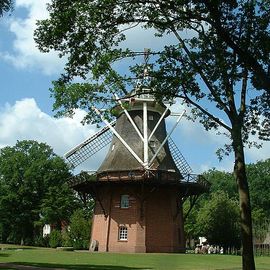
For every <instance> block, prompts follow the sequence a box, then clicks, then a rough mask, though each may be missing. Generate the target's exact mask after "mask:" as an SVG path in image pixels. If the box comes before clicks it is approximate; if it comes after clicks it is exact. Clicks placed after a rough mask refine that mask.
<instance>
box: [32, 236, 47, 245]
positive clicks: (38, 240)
mask: <svg viewBox="0 0 270 270" xmlns="http://www.w3.org/2000/svg"><path fill="white" fill-rule="evenodd" d="M49 238H50V236H49V235H45V236H44V237H43V236H42V235H37V236H35V238H34V246H36V247H49Z"/></svg>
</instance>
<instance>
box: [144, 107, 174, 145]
mask: <svg viewBox="0 0 270 270" xmlns="http://www.w3.org/2000/svg"><path fill="white" fill-rule="evenodd" d="M168 110H169V107H166V110H165V111H164V112H163V114H162V115H161V117H160V118H159V120H158V122H157V124H156V126H155V127H154V129H153V131H152V133H151V134H150V136H149V138H148V142H149V141H150V140H151V138H152V136H153V135H154V133H155V131H156V129H157V128H158V126H159V124H160V122H161V121H162V119H163V118H164V117H165V115H166V113H167V111H168Z"/></svg>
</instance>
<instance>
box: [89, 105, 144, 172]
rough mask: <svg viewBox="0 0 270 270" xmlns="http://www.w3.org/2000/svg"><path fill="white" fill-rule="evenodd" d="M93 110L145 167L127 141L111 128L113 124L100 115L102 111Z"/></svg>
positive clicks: (93, 108)
mask: <svg viewBox="0 0 270 270" xmlns="http://www.w3.org/2000/svg"><path fill="white" fill-rule="evenodd" d="M92 110H94V111H95V112H96V113H97V114H98V115H99V116H100V118H101V119H102V121H103V122H104V123H105V124H106V125H107V126H108V127H109V128H110V130H111V131H112V133H113V134H114V135H115V136H116V137H117V138H118V139H119V140H120V142H121V143H122V144H123V145H124V146H125V147H126V148H127V150H128V151H129V152H130V153H131V154H132V156H133V157H134V158H135V159H136V160H137V161H138V162H139V163H140V164H141V165H142V166H143V167H145V165H144V162H143V161H142V160H141V159H140V158H139V157H138V155H137V154H136V153H135V152H134V151H133V150H132V149H131V148H130V146H129V145H128V144H127V143H126V142H125V140H124V139H123V138H122V137H121V136H120V135H119V133H118V132H117V131H116V130H115V129H114V127H112V126H111V124H110V123H109V122H108V121H107V120H106V119H105V118H104V117H103V116H102V114H101V113H100V111H99V110H98V109H97V108H95V107H92Z"/></svg>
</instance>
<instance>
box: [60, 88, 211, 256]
mask: <svg viewBox="0 0 270 270" xmlns="http://www.w3.org/2000/svg"><path fill="white" fill-rule="evenodd" d="M150 93H151V89H148V88H146V87H144V85H143V83H141V84H139V83H138V85H137V87H136V88H135V89H134V90H133V92H132V93H131V95H130V97H124V98H118V97H117V96H115V99H116V102H117V105H116V107H115V111H116V112H117V115H118V116H117V118H116V121H114V122H113V123H108V122H107V121H106V120H105V118H104V117H103V116H102V113H101V112H100V111H99V110H98V109H96V108H94V110H95V111H96V113H97V114H98V115H100V117H101V119H102V120H103V121H104V123H105V124H106V126H105V127H104V128H103V129H101V130H100V131H99V132H98V133H96V134H95V135H94V136H92V137H90V138H89V139H87V140H85V141H84V142H83V143H81V144H80V145H78V146H76V147H75V148H74V149H72V150H71V151H69V152H68V153H67V154H66V155H65V157H66V158H67V159H68V161H69V162H70V163H72V164H73V165H74V166H77V165H79V164H80V163H82V162H83V161H85V160H86V159H87V158H89V157H91V156H92V155H94V154H95V153H96V152H97V151H99V150H100V149H101V148H103V147H104V146H105V145H107V144H108V143H109V142H110V143H111V144H110V147H109V151H108V153H107V156H106V157H105V159H104V161H103V163H102V164H101V166H100V167H99V169H98V170H97V171H96V172H95V173H90V172H87V171H84V172H81V173H80V174H78V175H77V176H74V178H73V180H72V182H71V186H72V187H73V188H74V189H75V190H76V191H78V192H80V193H81V194H85V195H86V194H90V195H91V196H92V197H93V198H94V199H95V209H94V215H93V224H92V234H91V243H92V245H91V249H93V250H98V251H101V252H184V251H185V236H184V228H183V226H184V216H183V209H182V205H183V202H184V201H185V200H186V199H190V202H191V203H190V205H191V207H192V206H193V205H194V203H195V201H196V199H197V198H198V196H199V195H200V194H201V193H203V192H205V191H207V189H208V184H207V181H205V180H204V179H203V178H202V177H201V176H199V175H193V174H191V172H192V171H191V169H190V167H189V165H188V164H187V162H186V161H185V159H184V158H183V156H182V154H181V153H180V151H179V150H178V148H177V147H176V145H175V144H174V142H173V141H172V139H171V138H170V135H171V133H172V132H173V130H174V129H175V127H176V125H177V123H178V122H179V121H180V119H181V117H182V116H183V114H184V112H183V113H181V114H178V115H177V120H176V123H175V125H174V127H173V128H172V129H171V131H170V132H169V133H167V131H166V127H165V118H166V117H167V116H169V115H170V114H171V112H170V109H169V106H165V105H164V104H163V103H159V102H157V100H156V99H155V98H154V96H152V95H151V94H150ZM190 209H191V208H190Z"/></svg>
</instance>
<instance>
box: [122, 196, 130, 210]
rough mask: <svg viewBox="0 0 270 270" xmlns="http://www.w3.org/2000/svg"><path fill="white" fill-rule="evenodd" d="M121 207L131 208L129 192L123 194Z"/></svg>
mask: <svg viewBox="0 0 270 270" xmlns="http://www.w3.org/2000/svg"><path fill="white" fill-rule="evenodd" d="M120 208H122V209H127V208H129V195H127V194H123V195H121V198H120Z"/></svg>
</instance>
